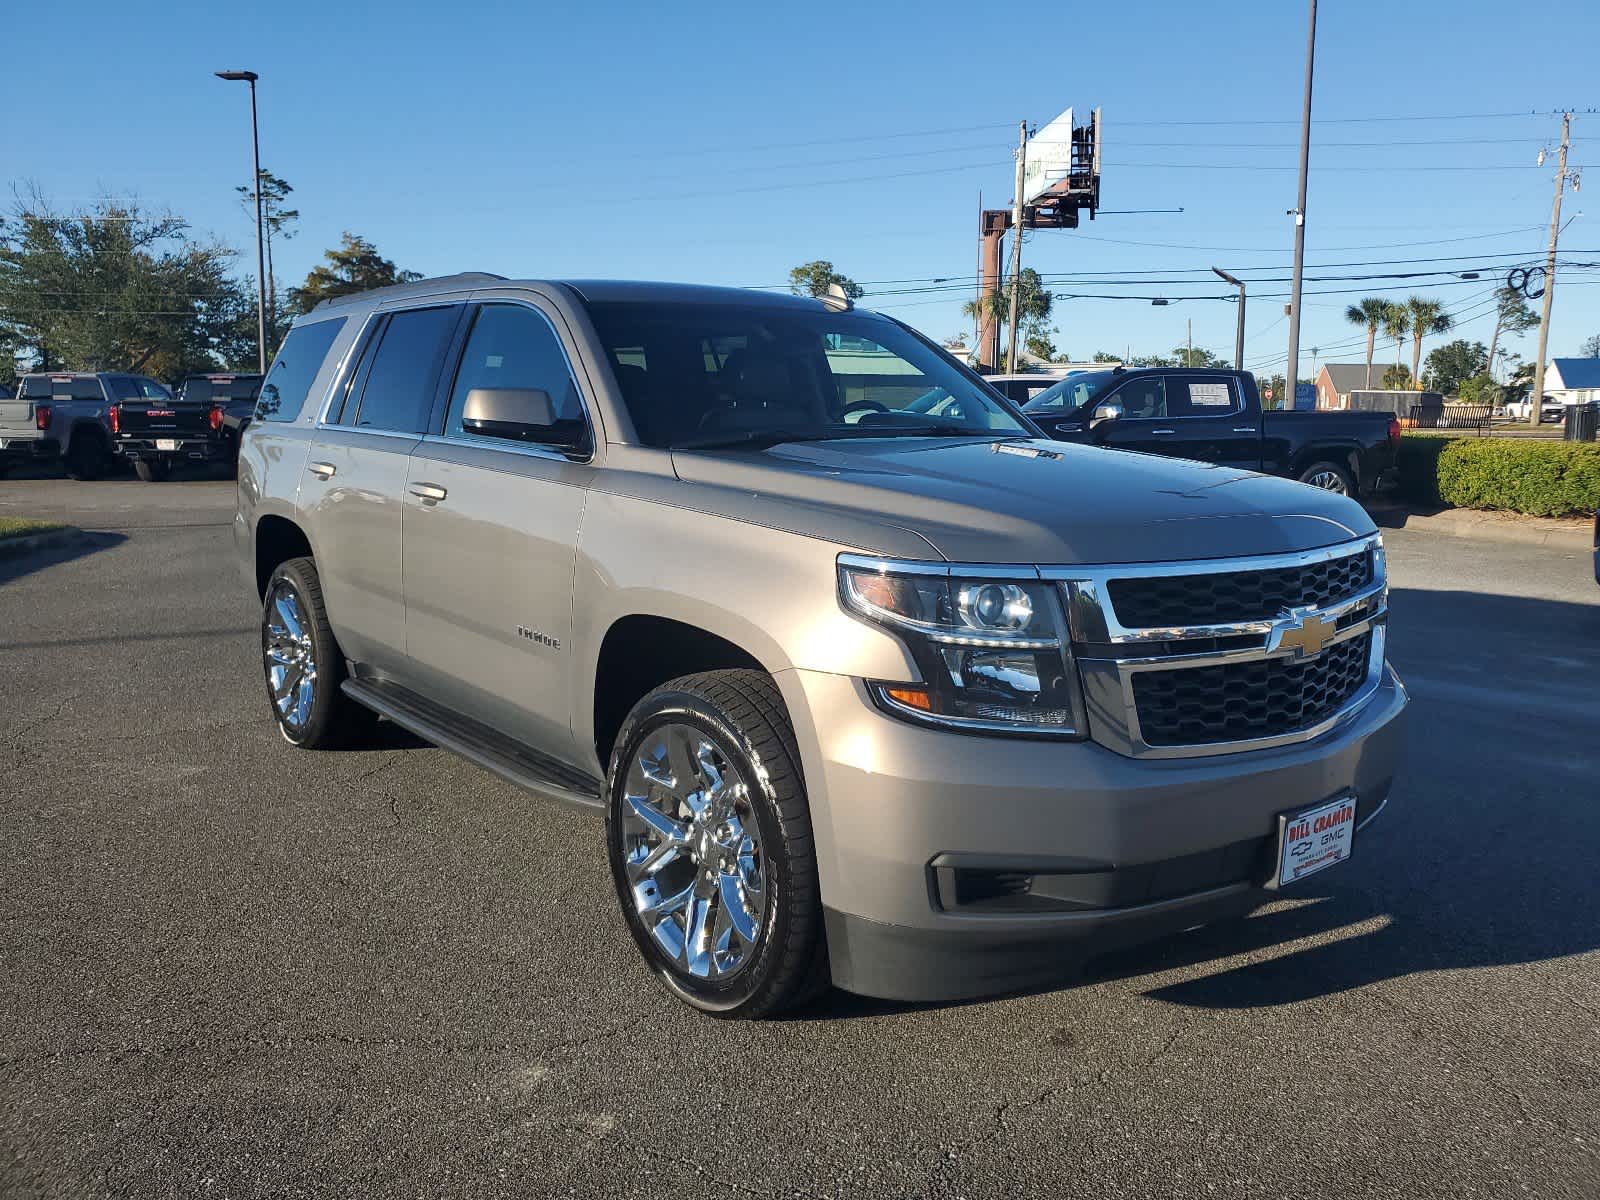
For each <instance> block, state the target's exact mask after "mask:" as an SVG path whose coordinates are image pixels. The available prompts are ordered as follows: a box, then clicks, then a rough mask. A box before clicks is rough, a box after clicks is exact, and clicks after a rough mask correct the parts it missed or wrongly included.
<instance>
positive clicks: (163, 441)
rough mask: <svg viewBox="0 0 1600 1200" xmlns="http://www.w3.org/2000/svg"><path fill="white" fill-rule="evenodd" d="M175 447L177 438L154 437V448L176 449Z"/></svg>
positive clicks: (176, 446)
mask: <svg viewBox="0 0 1600 1200" xmlns="http://www.w3.org/2000/svg"><path fill="white" fill-rule="evenodd" d="M177 448H178V439H177V438H157V439H156V449H157V450H176V449H177Z"/></svg>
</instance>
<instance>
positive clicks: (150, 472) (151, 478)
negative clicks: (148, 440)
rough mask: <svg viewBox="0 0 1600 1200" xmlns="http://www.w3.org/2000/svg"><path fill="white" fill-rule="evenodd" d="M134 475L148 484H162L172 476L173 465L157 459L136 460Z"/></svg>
mask: <svg viewBox="0 0 1600 1200" xmlns="http://www.w3.org/2000/svg"><path fill="white" fill-rule="evenodd" d="M133 473H134V474H135V475H137V476H138V477H139V478H140V479H142V480H144V481H145V482H146V483H160V482H162V481H163V480H165V479H167V478H168V477H169V476H170V475H171V474H172V464H171V463H166V462H162V461H161V460H160V459H157V458H136V459H134V460H133Z"/></svg>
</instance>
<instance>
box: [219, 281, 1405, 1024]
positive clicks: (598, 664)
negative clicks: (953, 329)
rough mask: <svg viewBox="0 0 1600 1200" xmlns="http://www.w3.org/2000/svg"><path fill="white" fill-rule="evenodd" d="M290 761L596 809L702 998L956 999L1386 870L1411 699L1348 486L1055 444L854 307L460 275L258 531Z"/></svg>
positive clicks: (295, 465)
mask: <svg viewBox="0 0 1600 1200" xmlns="http://www.w3.org/2000/svg"><path fill="white" fill-rule="evenodd" d="M234 532H235V537H236V539H237V544H238V550H239V554H240V558H241V564H242V567H243V572H244V575H245V577H246V579H247V580H248V582H249V586H250V587H251V588H253V589H254V592H255V594H256V596H257V597H259V598H260V600H261V604H262V608H261V612H262V618H261V652H262V662H263V668H264V672H265V677H266V693H267V699H268V701H269V703H270V708H271V712H272V715H273V717H274V719H275V720H276V722H277V725H278V728H279V729H280V730H281V731H282V733H283V736H284V737H285V738H286V739H287V740H288V741H289V742H290V743H291V744H293V745H296V746H300V747H305V748H317V747H324V746H329V745H332V744H335V743H337V742H342V741H346V740H348V739H350V738H352V737H359V736H360V735H361V732H362V731H363V729H365V728H366V727H367V726H368V724H369V723H370V722H371V721H372V720H373V719H375V715H382V716H383V717H386V718H388V719H389V720H391V721H393V722H395V723H396V724H398V725H401V726H403V727H405V728H406V729H409V730H411V731H413V732H415V733H417V734H420V735H421V736H422V737H424V738H426V739H428V740H430V741H432V742H435V743H437V744H438V745H440V746H444V747H446V748H448V749H451V750H454V751H456V752H458V753H460V754H462V755H464V756H466V757H467V758H469V759H471V760H473V761H475V762H477V763H479V764H481V765H482V766H484V767H486V768H488V769H490V770H492V771H495V772H497V773H499V774H500V775H502V776H505V777H506V778H508V779H511V780H513V781H515V782H517V783H519V784H522V785H525V786H526V787H527V788H529V789H531V790H533V791H536V792H540V793H543V794H546V795H549V796H555V797H559V798H562V799H566V800H570V801H575V802H577V803H579V804H583V805H591V806H597V807H599V808H601V809H603V810H604V812H605V815H606V824H605V838H606V850H607V853H608V855H609V858H610V865H611V872H612V875H613V877H614V880H615V884H616V890H617V895H618V897H619V899H620V902H621V908H622V912H623V914H624V917H625V920H626V923H627V926H628V928H629V930H630V932H631V934H632V936H633V938H634V940H635V941H636V942H637V944H638V947H639V950H640V951H641V953H642V954H643V957H644V959H645V961H646V963H647V964H648V965H649V968H650V970H651V971H653V972H654V973H655V974H656V975H657V976H658V977H659V978H660V979H661V980H662V981H663V983H664V984H665V985H666V986H667V987H668V988H669V989H670V990H671V991H672V992H673V993H674V994H676V995H677V996H678V997H680V998H681V999H682V1000H684V1001H686V1002H688V1003H689V1004H692V1005H694V1006H696V1007H698V1008H700V1009H702V1010H705V1011H707V1012H711V1013H716V1014H720V1015H723V1016H742V1017H758V1016H765V1015H771V1014H774V1013H777V1012H779V1011H781V1010H783V1009H785V1008H789V1007H791V1006H794V1005H796V1004H798V1003H801V1002H802V1001H804V1000H806V999H807V998H808V997H810V996H812V995H814V994H816V993H817V992H818V991H819V990H821V989H822V988H824V987H825V986H827V985H828V984H829V983H830V982H831V983H832V984H835V985H838V986H840V987H843V988H846V989H849V990H851V991H855V992H860V993H865V994H868V995H873V996H881V997H889V998H897V999H912V1000H940V999H944V1000H949V999H956V998H964V997H973V996H980V995H988V994H993V993H999V992H1005V991H1013V990H1018V989H1023V988H1031V987H1038V986H1043V985H1048V984H1050V983H1051V982H1054V981H1058V980H1060V979H1062V978H1063V977H1065V975H1066V974H1068V973H1069V972H1070V968H1071V967H1072V966H1073V965H1074V964H1075V963H1077V962H1080V961H1081V960H1082V959H1083V958H1084V957H1085V956H1087V955H1088V954H1090V953H1092V952H1095V951H1098V950H1100V949H1103V948H1105V947H1109V946H1114V945H1117V944H1120V943H1126V942H1130V941H1136V940H1140V939H1145V938H1150V937H1154V936H1158V935H1161V934H1164V933H1169V932H1173V931H1178V930H1183V929H1187V928H1190V927H1192V926H1196V925H1200V924H1203V923H1206V922H1210V921H1213V920H1216V919H1218V918H1222V917H1225V916H1230V915H1239V914H1243V913H1245V912H1247V911H1248V910H1250V909H1251V908H1252V907H1254V906H1256V905H1259V904H1260V903H1262V901H1263V900H1264V899H1265V898H1268V897H1270V896H1271V895H1273V894H1274V889H1277V888H1279V887H1283V886H1288V885H1292V884H1293V883H1294V882H1295V881H1297V880H1300V879H1303V878H1305V877H1306V876H1308V875H1310V874H1311V873H1312V872H1314V871H1317V870H1319V869H1321V868H1323V867H1327V866H1330V865H1332V864H1334V863H1337V862H1339V861H1341V860H1343V859H1344V858H1346V857H1348V856H1350V855H1351V854H1352V853H1354V852H1358V851H1359V848H1360V842H1361V840H1362V838H1364V837H1365V836H1366V835H1365V834H1364V833H1360V832H1359V831H1361V830H1364V829H1365V828H1366V826H1367V825H1368V823H1369V822H1371V821H1372V819H1373V818H1374V817H1375V816H1377V814H1378V812H1379V810H1380V809H1382V808H1383V806H1384V804H1385V803H1386V801H1387V800H1388V797H1389V791H1390V784H1391V781H1392V778H1393V775H1394V772H1395V765H1396V761H1397V759H1398V757H1399V752H1400V743H1401V733H1402V721H1401V720H1400V718H1401V714H1402V711H1403V710H1404V708H1405V706H1406V694H1405V691H1404V689H1403V688H1402V686H1401V684H1400V682H1399V681H1398V679H1397V678H1396V677H1395V675H1394V674H1393V672H1392V671H1391V670H1390V668H1389V666H1388V664H1387V661H1386V659H1385V655H1384V645H1385V633H1386V628H1387V626H1386V613H1387V585H1386V579H1385V570H1384V552H1383V544H1382V541H1381V539H1380V537H1379V535H1378V533H1377V531H1376V530H1375V529H1374V527H1373V525H1372V523H1371V522H1370V521H1369V520H1368V518H1367V516H1366V514H1365V513H1364V512H1363V511H1362V510H1361V508H1360V507H1359V506H1358V505H1357V504H1355V503H1354V502H1353V501H1350V500H1347V499H1344V498H1342V497H1339V496H1335V495H1332V494H1330V493H1326V492H1321V491H1317V490H1315V489H1313V488H1310V487H1306V486H1303V485H1301V484H1298V483H1292V482H1288V481H1285V480H1281V479H1273V478H1269V477H1266V476H1261V475H1255V474H1251V473H1248V472H1242V471H1237V470H1231V469H1225V468H1222V467H1218V466H1208V465H1205V464H1201V463H1192V462H1183V461H1176V460H1171V459H1166V458H1158V457H1153V456H1146V455H1140V454H1130V453H1125V452H1120V451H1113V450H1102V449H1096V448H1089V447H1081V446H1073V445H1065V444H1061V443H1056V442H1049V441H1045V440H1043V439H1042V438H1041V437H1040V436H1039V432H1038V430H1037V429H1035V427H1034V426H1033V425H1031V424H1030V422H1029V421H1028V419H1027V418H1026V417H1025V416H1023V415H1022V414H1021V413H1020V412H1019V410H1018V409H1017V408H1016V407H1015V406H1014V405H1012V404H1011V403H1010V402H1009V401H1007V400H1005V399H1004V398H1003V397H1001V396H1000V395H999V394H998V393H997V392H994V391H993V390H991V389H990V388H988V387H987V386H986V385H985V384H984V383H983V382H982V380H981V379H979V378H978V377H977V376H975V375H973V374H971V373H970V372H969V371H968V370H967V369H966V368H964V367H963V366H961V365H960V364H959V363H957V362H956V361H955V360H953V359H952V358H950V357H949V356H948V355H947V354H945V353H944V352H943V351H941V350H940V349H939V348H937V347H936V346H935V345H933V344H932V343H931V342H929V341H928V340H927V339H926V338H924V337H922V336H921V335H919V334H918V333H916V332H914V331H913V330H911V329H909V328H908V327H906V326H905V325H902V324H900V323H899V322H897V321H895V320H893V319H891V318H889V317H885V316H880V315H875V314H872V313H868V312H863V311H860V310H857V309H854V308H852V307H851V305H850V304H849V302H848V301H847V300H845V299H844V298H843V297H842V296H839V297H828V298H824V299H822V300H815V299H809V298H798V297H792V296H780V295H769V294H761V293H753V292H747V291H740V290H733V289H722V288H702V287H687V286H678V285H667V284H644V283H616V282H532V281H523V282H512V281H507V280H504V279H502V278H500V277H498V276H493V275H481V274H468V275H459V276H453V277H450V278H445V279H436V280H428V281H424V282H421V283H415V284H405V285H401V286H399V287H396V288H389V289H384V290H381V291H376V292H369V293H365V294H362V295H358V296H354V297H350V298H347V299H342V300H336V301H331V302H327V303H324V304H323V305H321V306H320V307H318V308H317V309H316V310H315V311H313V312H312V313H310V314H308V315H307V316H305V317H302V318H301V319H300V320H299V321H298V322H297V323H296V325H295V326H294V329H293V330H292V332H291V333H290V334H289V335H288V338H287V340H286V341H285V343H284V345H283V348H282V349H281V351H280V352H279V354H278V357H277V360H276V361H275V362H274V363H273V366H272V369H271V372H270V373H269V375H268V376H267V378H266V381H265V384H264V386H263V388H262V392H261V397H260V401H259V405H258V408H257V414H256V418H255V420H254V421H253V422H252V423H251V425H250V427H249V430H248V431H247V433H246V434H245V436H244V439H243V446H242V453H241V456H240V464H239V484H238V512H237V516H236V523H235V528H234Z"/></svg>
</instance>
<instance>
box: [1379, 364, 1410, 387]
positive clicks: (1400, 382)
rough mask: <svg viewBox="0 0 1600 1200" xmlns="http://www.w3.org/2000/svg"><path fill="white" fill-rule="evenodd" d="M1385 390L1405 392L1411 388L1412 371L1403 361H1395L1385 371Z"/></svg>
mask: <svg viewBox="0 0 1600 1200" xmlns="http://www.w3.org/2000/svg"><path fill="white" fill-rule="evenodd" d="M1383 390H1384V391H1386V392H1405V391H1410V390H1411V372H1410V371H1408V370H1407V369H1406V368H1405V366H1404V365H1403V364H1401V363H1395V365H1394V366H1392V367H1389V368H1387V369H1385V370H1384V372H1383Z"/></svg>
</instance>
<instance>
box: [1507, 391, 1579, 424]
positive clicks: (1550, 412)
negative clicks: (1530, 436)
mask: <svg viewBox="0 0 1600 1200" xmlns="http://www.w3.org/2000/svg"><path fill="white" fill-rule="evenodd" d="M1506 416H1507V417H1509V418H1511V420H1513V421H1527V420H1529V419H1531V418H1532V416H1533V401H1532V400H1513V401H1512V402H1511V403H1510V404H1508V405H1506ZM1566 419H1567V406H1566V405H1565V404H1562V403H1561V402H1560V401H1559V400H1552V399H1550V397H1549V396H1546V397H1545V398H1544V405H1543V407H1542V408H1541V409H1540V410H1539V422H1540V424H1544V425H1559V424H1561V422H1562V421H1565V420H1566Z"/></svg>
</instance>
